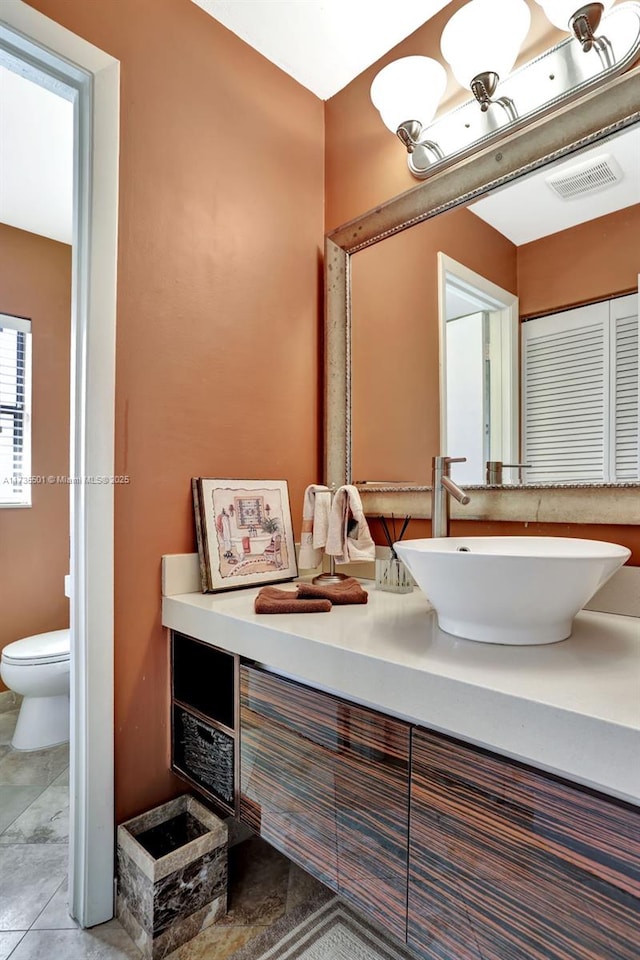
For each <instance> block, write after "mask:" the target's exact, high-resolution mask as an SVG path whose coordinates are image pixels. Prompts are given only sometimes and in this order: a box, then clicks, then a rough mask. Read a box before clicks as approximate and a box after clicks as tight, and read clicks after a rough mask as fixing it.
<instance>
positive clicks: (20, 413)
mask: <svg viewBox="0 0 640 960" xmlns="http://www.w3.org/2000/svg"><path fill="white" fill-rule="evenodd" d="M30 473H31V321H30V320H23V319H22V318H21V317H11V316H8V315H7V314H3V313H0V507H28V506H31V482H30V476H29V474H30Z"/></svg>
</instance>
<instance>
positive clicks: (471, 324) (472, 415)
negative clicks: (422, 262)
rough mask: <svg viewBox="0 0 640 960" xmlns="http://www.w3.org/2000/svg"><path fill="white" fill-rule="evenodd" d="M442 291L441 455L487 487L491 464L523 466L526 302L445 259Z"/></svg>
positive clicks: (459, 476)
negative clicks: (521, 311)
mask: <svg viewBox="0 0 640 960" xmlns="http://www.w3.org/2000/svg"><path fill="white" fill-rule="evenodd" d="M438 285H439V289H438V309H439V329H440V437H441V453H442V454H443V455H444V456H452V457H459V456H460V457H465V458H466V461H465V462H464V463H456V464H454V465H453V466H452V476H453V477H454V479H455V481H456V483H461V484H472V485H473V484H484V483H486V482H487V480H486V470H487V467H486V464H487V462H488V461H500V462H501V463H504V464H505V465H506V464H517V462H518V460H519V454H518V450H519V417H518V402H519V376H518V370H519V364H518V352H519V345H518V336H519V318H518V298H517V297H516V296H515V295H514V294H512V293H509V292H508V291H507V290H503V289H502V288H501V287H498V286H497V285H496V284H494V283H492V282H491V281H489V280H487V279H486V278H485V277H483V276H481V275H480V274H478V273H475V272H474V271H473V270H470V269H469V268H468V267H466V266H464V265H463V264H461V263H458V262H457V261H455V260H453V259H452V258H451V257H448V256H446V255H445V254H443V253H439V254H438ZM514 469H515V468H514Z"/></svg>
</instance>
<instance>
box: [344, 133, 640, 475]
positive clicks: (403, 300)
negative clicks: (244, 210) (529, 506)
mask: <svg viewBox="0 0 640 960" xmlns="http://www.w3.org/2000/svg"><path fill="white" fill-rule="evenodd" d="M350 264H351V348H352V366H351V376H352V381H351V386H352V406H351V428H352V433H351V455H352V476H353V479H354V480H355V481H395V482H401V483H402V482H404V483H407V484H428V483H429V476H430V469H431V458H432V457H433V456H435V455H436V454H443V453H446V454H448V455H450V456H456V457H457V456H466V457H467V463H466V464H457V465H456V471H455V472H454V473H453V476H454V479H455V480H456V481H457V482H460V483H467V484H469V483H472V484H474V483H476V484H482V483H485V482H486V463H487V461H497V462H498V463H503V464H505V465H506V464H525V465H526V466H524V467H522V466H518V467H509V468H506V467H505V469H504V470H503V482H506V483H516V484H517V483H519V482H521V481H522V482H524V483H539V482H555V483H562V482H572V483H580V482H585V483H589V482H616V481H625V482H629V481H631V482H633V481H638V480H640V470H639V466H640V465H639V444H640V441H639V430H638V402H639V401H638V303H637V300H638V293H637V290H638V273H639V271H640V129H639V128H638V125H635V126H632V127H630V128H628V129H627V130H626V131H624V132H622V133H618V134H616V135H615V136H613V137H610V138H608V139H606V140H601V141H599V142H598V143H597V144H596V145H595V146H591V147H590V148H589V149H588V150H585V151H584V152H583V153H582V154H580V153H576V154H573V155H572V156H571V158H570V159H568V160H567V159H563V160H562V162H561V163H558V164H555V165H549V166H545V167H542V168H540V169H539V170H537V171H535V172H534V173H533V174H530V175H528V176H526V177H522V178H520V179H518V180H515V181H512V182H510V183H508V184H506V185H505V186H503V187H501V188H500V189H498V190H496V191H494V192H493V193H491V194H489V195H487V196H484V197H482V198H481V199H480V200H477V201H475V202H473V203H472V204H470V205H467V206H466V207H462V206H461V207H455V208H453V209H450V210H447V211H446V212H445V213H442V214H440V215H438V216H436V217H433V218H431V219H428V220H424V221H423V222H421V223H418V224H416V225H414V226H412V227H411V228H410V229H406V230H404V231H402V232H401V233H396V234H393V235H392V236H388V237H386V238H385V239H384V240H383V241H381V242H378V243H375V244H373V245H371V246H369V247H366V248H364V249H362V250H358V251H357V252H356V253H354V254H353V255H352V256H351V258H350ZM516 309H517V313H518V315H519V324H517V326H519V331H520V333H519V336H518V335H517V334H515V333H514V334H513V336H512V337H511V339H510V331H511V332H513V327H512V326H510V322H509V311H514V310H516ZM501 338H502V342H501ZM518 384H520V386H519V387H518Z"/></svg>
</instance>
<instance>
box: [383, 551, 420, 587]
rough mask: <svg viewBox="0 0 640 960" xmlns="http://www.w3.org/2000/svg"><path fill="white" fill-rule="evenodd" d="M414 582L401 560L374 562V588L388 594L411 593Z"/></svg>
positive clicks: (389, 559) (391, 559)
mask: <svg viewBox="0 0 640 960" xmlns="http://www.w3.org/2000/svg"><path fill="white" fill-rule="evenodd" d="M413 584H414V580H413V577H412V576H411V574H410V573H409V571H408V570H407V568H406V567H405V565H404V563H403V562H402V560H398V559H397V557H396V558H395V559H394V558H393V557H389V558H388V559H385V560H376V588H377V589H378V590H386V591H387V592H388V593H411V591H412V590H413Z"/></svg>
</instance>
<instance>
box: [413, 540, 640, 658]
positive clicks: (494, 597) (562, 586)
mask: <svg viewBox="0 0 640 960" xmlns="http://www.w3.org/2000/svg"><path fill="white" fill-rule="evenodd" d="M394 547H395V550H396V552H397V554H398V556H399V557H400V559H401V560H403V561H404V563H405V564H406V565H407V567H408V568H409V570H410V572H411V574H412V576H413V578H414V580H415V581H416V583H417V584H418V586H419V587H420V589H421V590H422V591H423V592H424V593H425V594H426V596H427V597H428V598H429V600H430V601H431V603H432V604H433V606H434V607H435V610H436V613H437V615H438V623H439V625H440V628H441V629H442V630H444V631H446V633H452V634H453V635H454V636H456V637H464V638H466V639H468V640H480V641H482V642H484V643H508V644H540V643H556V642H557V641H558V640H564V639H566V638H567V637H569V636H570V635H571V627H572V623H573V618H574V617H575V615H576V613H577V612H578V611H579V610H580V609H581V608H582V607H583V606H584V605H585V603H587V602H588V601H589V600H590V599H591V597H592V596H593V594H594V593H595V592H596V591H597V590H599V588H600V587H601V586H602V585H603V584H604V583H606V582H607V580H608V579H609V577H611V576H612V575H613V574H614V573H615V572H616V570H617V569H618V568H619V567H621V566H622V564H623V563H625V562H626V560H628V558H629V557H630V555H631V551H630V550H629V549H628V548H627V547H623V546H620V545H619V544H617V543H604V542H600V541H598V540H573V539H570V538H564V537H434V538H433V539H428V540H403V541H401V542H399V543H396V544H394Z"/></svg>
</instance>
